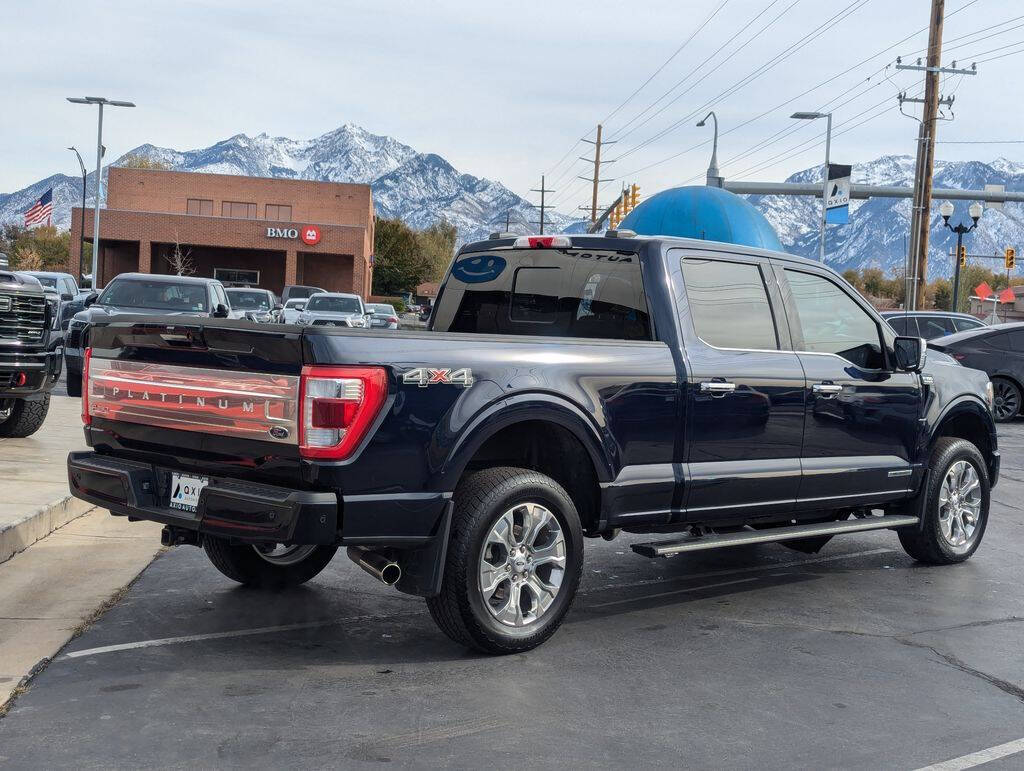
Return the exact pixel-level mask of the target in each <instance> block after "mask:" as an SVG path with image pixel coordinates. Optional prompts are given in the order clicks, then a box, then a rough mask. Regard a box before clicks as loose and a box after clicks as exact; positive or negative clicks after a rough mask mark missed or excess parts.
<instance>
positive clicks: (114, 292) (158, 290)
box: [97, 278, 207, 312]
mask: <svg viewBox="0 0 1024 771" xmlns="http://www.w3.org/2000/svg"><path fill="white" fill-rule="evenodd" d="M97 302H98V303H99V304H100V305H114V306H118V307H121V308H153V309H158V310H168V311H201V312H205V311H206V310H207V297H206V284H192V283H188V284H184V283H182V284H175V283H172V282H170V281H150V280H148V279H140V278H115V279H114V280H113V281H112V282H110V285H109V286H108V287H107V288H106V289H104V290H103V294H101V295H100V298H99V300H98V301H97Z"/></svg>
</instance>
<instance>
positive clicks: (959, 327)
mask: <svg viewBox="0 0 1024 771" xmlns="http://www.w3.org/2000/svg"><path fill="white" fill-rule="evenodd" d="M953 326H954V327H956V331H957V332H963V331H964V330H965V329H977V328H978V327H983V326H985V325H984V324H982V323H981V322H980V321H972V320H971V319H953Z"/></svg>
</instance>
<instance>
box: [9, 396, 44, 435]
mask: <svg viewBox="0 0 1024 771" xmlns="http://www.w3.org/2000/svg"><path fill="white" fill-rule="evenodd" d="M49 411H50V395H49V394H44V395H43V398H42V399H37V400H34V401H29V400H28V399H12V400H10V401H9V402H7V407H5V408H0V436H2V437H8V438H11V439H21V438H24V437H26V436H31V435H32V434H34V433H35V432H36V431H38V430H39V429H40V427H41V426H42V425H43V421H45V420H46V413H48V412H49Z"/></svg>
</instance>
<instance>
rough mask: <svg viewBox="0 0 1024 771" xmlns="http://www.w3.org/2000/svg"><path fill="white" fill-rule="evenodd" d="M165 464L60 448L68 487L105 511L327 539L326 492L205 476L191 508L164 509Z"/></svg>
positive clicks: (334, 537)
mask: <svg viewBox="0 0 1024 771" xmlns="http://www.w3.org/2000/svg"><path fill="white" fill-rule="evenodd" d="M170 477H171V469H169V468H162V467H159V466H155V465H153V464H150V463H142V462H139V461H133V460H126V459H123V458H115V457H112V456H109V455H101V454H99V453H95V452H88V451H86V452H73V453H71V454H69V455H68V485H69V487H70V489H71V494H72V495H74V496H75V497H76V498H81V499H82V500H84V501H88V502H89V503H94V504H96V505H97V506H102V507H103V508H105V509H109V510H110V513H111V514H116V515H120V516H127V517H131V518H133V519H145V520H150V521H152V522H160V523H163V524H165V525H171V526H174V527H180V528H184V529H187V530H195V531H197V532H200V533H205V534H208V535H216V536H220V537H227V538H233V539H237V540H239V541H243V542H249V543H263V542H272V543H301V544H335V543H337V542H338V499H337V496H336V495H335V494H334V493H324V492H312V491H308V490H290V489H288V488H284V487H276V486H273V485H263V484H257V483H254V482H239V481H238V480H234V479H225V478H222V477H210V478H209V479H210V482H209V485H208V486H207V487H206V489H205V490H203V491H202V493H201V494H200V496H199V506H198V507H197V510H196V511H195V512H187V511H181V510H179V509H172V508H170V506H168V505H167V504H168V501H169V500H170Z"/></svg>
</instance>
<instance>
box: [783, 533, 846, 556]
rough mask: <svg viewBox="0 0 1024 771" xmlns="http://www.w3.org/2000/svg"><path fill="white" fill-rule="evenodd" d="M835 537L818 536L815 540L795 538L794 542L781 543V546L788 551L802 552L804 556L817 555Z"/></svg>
mask: <svg viewBox="0 0 1024 771" xmlns="http://www.w3.org/2000/svg"><path fill="white" fill-rule="evenodd" d="M834 537H835V536H832V535H818V536H814V537H813V538H795V539H793V540H792V541H779V544H780V545H781V546H785V547H786V548H787V549H793V551H800V552H803V553H804V554H817V553H818V552H819V551H821V549H822V547H824V546H825V544H827V543H828V542H829V541H831V540H832V539H833V538H834Z"/></svg>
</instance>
